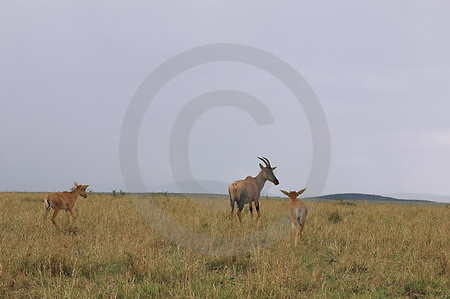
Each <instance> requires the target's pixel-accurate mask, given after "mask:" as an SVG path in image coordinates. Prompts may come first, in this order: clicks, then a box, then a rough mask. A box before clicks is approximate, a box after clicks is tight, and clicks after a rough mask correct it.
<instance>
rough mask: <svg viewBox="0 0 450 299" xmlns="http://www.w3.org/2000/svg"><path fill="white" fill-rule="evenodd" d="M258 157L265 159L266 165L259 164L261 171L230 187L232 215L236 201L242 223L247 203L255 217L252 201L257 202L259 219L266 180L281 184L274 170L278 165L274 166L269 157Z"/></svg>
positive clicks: (251, 214) (251, 215)
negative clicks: (260, 202) (260, 203)
mask: <svg viewBox="0 0 450 299" xmlns="http://www.w3.org/2000/svg"><path fill="white" fill-rule="evenodd" d="M258 159H260V160H261V161H263V162H264V164H265V165H266V166H262V165H261V163H260V164H259V167H260V168H261V171H260V172H259V174H258V175H257V176H256V177H251V176H248V177H246V178H245V179H244V180H240V181H236V182H234V183H232V184H231V185H230V186H229V187H228V193H229V195H230V205H231V217H233V212H234V203H235V202H236V203H237V207H238V211H237V215H238V218H239V222H240V223H241V224H242V217H241V212H242V210H243V209H244V205H245V204H247V203H248V204H249V208H250V217H251V218H252V219H253V206H252V202H255V206H256V212H257V213H258V216H257V217H256V221H258V219H259V217H260V213H259V196H260V193H261V190H262V188H263V187H264V184H265V183H266V181H271V182H272V183H274V184H275V185H278V184H279V182H278V179H277V178H276V177H275V175H274V174H273V171H274V170H275V169H276V167H272V166H271V165H270V162H269V160H268V159H267V158H264V157H262V158H260V157H258Z"/></svg>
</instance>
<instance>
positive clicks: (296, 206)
mask: <svg viewBox="0 0 450 299" xmlns="http://www.w3.org/2000/svg"><path fill="white" fill-rule="evenodd" d="M305 190H306V188H305V189H303V190H300V191H298V192H296V191H291V192H287V191H284V190H280V191H281V192H282V193H283V194H284V195H287V196H288V197H289V199H290V200H291V225H292V228H293V230H294V246H297V239H298V238H299V237H300V239H301V238H302V232H303V228H304V227H305V221H306V216H307V215H308V209H307V208H306V205H305V203H304V202H301V201H300V200H298V199H297V196H299V195H300V194H302V193H303V192H305Z"/></svg>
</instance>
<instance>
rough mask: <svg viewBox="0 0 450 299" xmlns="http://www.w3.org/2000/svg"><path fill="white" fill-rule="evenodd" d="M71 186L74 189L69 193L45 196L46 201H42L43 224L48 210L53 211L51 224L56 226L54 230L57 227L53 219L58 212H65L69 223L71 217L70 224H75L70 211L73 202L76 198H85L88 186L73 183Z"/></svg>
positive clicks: (74, 218) (73, 216)
mask: <svg viewBox="0 0 450 299" xmlns="http://www.w3.org/2000/svg"><path fill="white" fill-rule="evenodd" d="M73 186H74V189H73V190H72V191H70V192H67V191H64V192H58V193H50V194H48V195H47V197H46V199H45V200H44V205H45V212H44V219H43V222H45V220H46V219H47V215H48V212H50V209H53V215H52V222H53V224H54V225H55V226H56V228H58V225H57V224H56V221H55V218H56V216H57V215H58V213H59V211H60V210H65V211H66V213H67V219H68V221H69V223H70V216H72V218H73V221H72V223H74V222H75V220H76V217H75V215H74V214H73V211H72V209H73V207H74V205H75V201H76V200H77V198H78V196H82V197H84V198H86V197H87V194H86V189H87V188H88V187H89V185H78V184H77V183H76V182H74V183H73ZM69 214H70V216H69Z"/></svg>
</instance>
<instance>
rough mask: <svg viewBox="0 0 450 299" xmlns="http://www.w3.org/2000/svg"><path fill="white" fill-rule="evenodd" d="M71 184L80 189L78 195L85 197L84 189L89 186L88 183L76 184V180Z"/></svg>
mask: <svg viewBox="0 0 450 299" xmlns="http://www.w3.org/2000/svg"><path fill="white" fill-rule="evenodd" d="M73 186H74V187H75V189H80V196H82V197H84V198H87V194H86V189H87V188H88V187H89V186H90V185H78V183H77V182H74V183H73Z"/></svg>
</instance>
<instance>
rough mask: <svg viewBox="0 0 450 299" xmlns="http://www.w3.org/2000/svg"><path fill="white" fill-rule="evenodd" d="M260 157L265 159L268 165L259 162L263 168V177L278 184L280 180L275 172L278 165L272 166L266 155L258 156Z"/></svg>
mask: <svg viewBox="0 0 450 299" xmlns="http://www.w3.org/2000/svg"><path fill="white" fill-rule="evenodd" d="M258 159H259V160H261V161H263V162H264V164H265V165H266V166H263V165H262V164H261V163H259V167H260V168H261V172H262V175H263V178H264V179H266V180H268V181H270V182H272V183H274V184H275V185H278V184H279V183H280V182H279V181H278V179H277V178H276V177H275V174H274V173H273V171H274V170H275V169H276V168H277V167H276V166H275V167H272V166H271V165H270V161H269V159H267V158H265V157H262V158H260V157H258Z"/></svg>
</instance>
